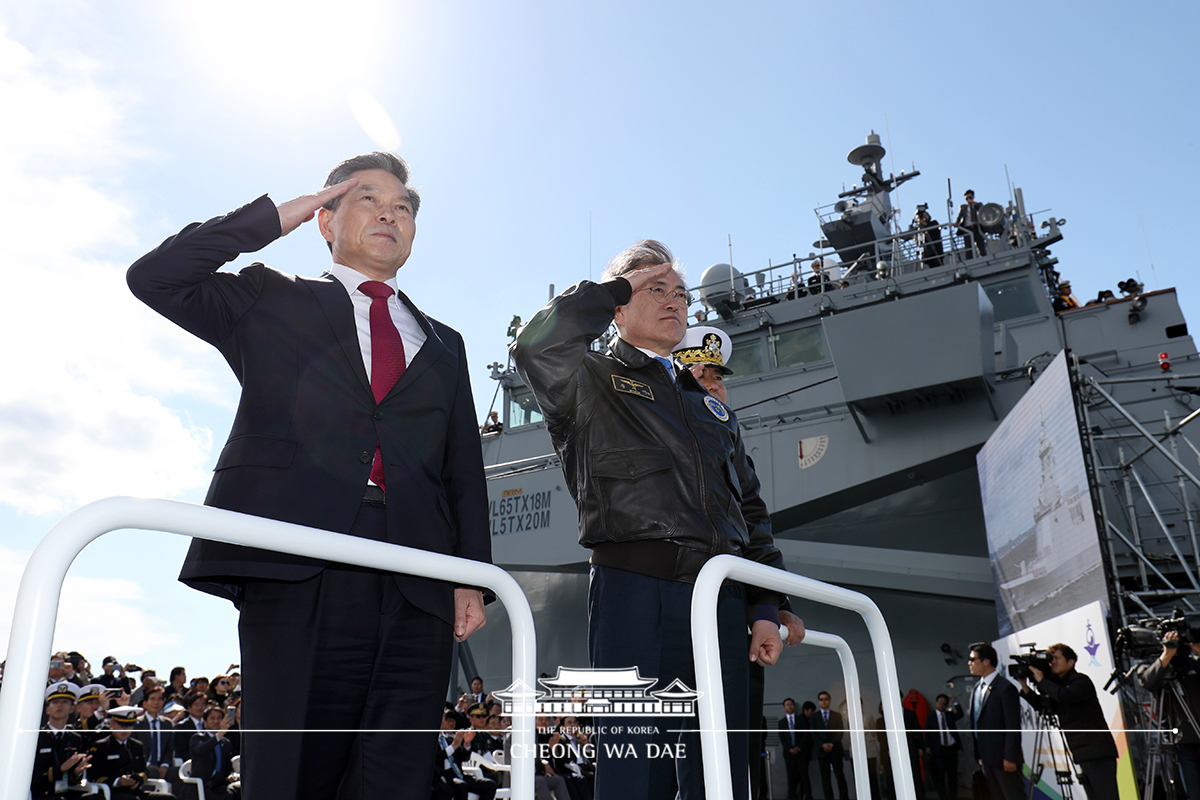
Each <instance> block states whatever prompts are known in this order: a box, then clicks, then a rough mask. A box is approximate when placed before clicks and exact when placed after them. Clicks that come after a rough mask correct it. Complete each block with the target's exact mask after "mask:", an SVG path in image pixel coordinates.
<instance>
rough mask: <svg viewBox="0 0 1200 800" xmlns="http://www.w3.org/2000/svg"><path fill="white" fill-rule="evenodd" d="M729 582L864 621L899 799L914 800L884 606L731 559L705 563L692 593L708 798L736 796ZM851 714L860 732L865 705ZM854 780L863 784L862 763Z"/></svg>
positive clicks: (852, 706)
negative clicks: (727, 672) (729, 733)
mask: <svg viewBox="0 0 1200 800" xmlns="http://www.w3.org/2000/svg"><path fill="white" fill-rule="evenodd" d="M726 579H730V580H735V581H741V582H742V583H745V584H749V585H751V586H761V587H763V588H765V589H770V590H772V591H776V592H781V593H783V594H788V595H794V596H797V597H804V598H806V599H808V600H816V601H817V602H821V603H825V604H827V605H832V606H837V607H838V608H844V609H847V610H849V611H854V612H856V613H858V614H859V615H860V616H861V617H862V618H863V622H865V623H866V626H867V632H868V633H869V634H870V636H871V642H872V644H873V645H874V651H875V669H876V671H877V672H878V673H879V683H880V693H881V695H882V697H883V716H884V719H885V720H886V721H887V736H888V745H889V747H888V751H889V754H890V756H891V759H892V775H893V777H894V779H895V781H896V793H897V796H898V797H915V796H916V787H915V786H914V785H913V776H912V770H911V769H909V764H908V741H907V737H906V736H905V735H904V712H903V710H902V709H901V706H900V681H899V679H898V678H897V677H896V655H895V651H894V649H893V647H892V637H891V635H890V634H889V633H888V629H887V623H886V622H885V621H884V619H883V613H882V612H880V610H879V607H878V606H876V605H875V603H874V602H872V600H871V598H869V597H867V596H866V595H865V594H861V593H859V592H852V591H850V590H849V589H843V588H842V587H840V586H834V585H832V584H828V583H823V582H821V581H817V580H813V579H812V578H805V577H803V576H801V575H794V574H792V573H790V572H785V571H784V570H781V569H775V568H774V567H768V566H766V565H765V564H757V563H755V562H753V561H747V560H746V559H744V558H738V557H737V556H731V555H724V556H717V557H715V558H713V559H711V560H710V561H709V562H708V563H707V564H705V565H704V569H702V570H700V575H699V576H697V578H696V586H695V589H694V592H693V594H692V650H693V652H694V654H695V659H696V684H697V685H696V690H697V691H698V692H700V693H701V697H702V698H703V701H702V702H701V703H699V707H700V751H701V754H702V756H703V759H704V790H705V795H706V796H707V797H732V796H733V778H732V775H731V774H730V771H729V740H728V738H727V737H726V736H724V735H722V734H723V733H724V731H725V729H726V725H725V693H724V686H723V682H722V679H721V658H720V650H719V648H718V644H717V624H716V620H717V592H718V591H720V589H721V584H722V583H724V582H725V580H726ZM839 655H840V653H839ZM843 666H845V662H844V661H843ZM847 686H849V681H847ZM847 692H849V689H847ZM847 712H848V713H849V714H850V720H851V727H852V728H855V729H857V730H859V731H861V730H862V707H861V705H860V704H857V703H855V704H850V703H849V702H848V703H847ZM856 720H857V721H856ZM863 753H864V758H863V759H862V763H863V765H864V766H865V764H866V758H865V749H864V751H863ZM855 755H857V751H855ZM855 780H856V781H860V780H862V777H861V773H860V772H859V767H858V765H857V764H856V765H855ZM860 786H861V784H860ZM860 796H861V795H860Z"/></svg>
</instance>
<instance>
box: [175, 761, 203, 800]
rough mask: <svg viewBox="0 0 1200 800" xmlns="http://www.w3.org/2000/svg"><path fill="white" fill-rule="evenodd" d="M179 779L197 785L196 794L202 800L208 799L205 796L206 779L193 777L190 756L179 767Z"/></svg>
mask: <svg viewBox="0 0 1200 800" xmlns="http://www.w3.org/2000/svg"><path fill="white" fill-rule="evenodd" d="M179 780H181V781H183V782H184V783H190V784H192V785H193V786H195V787H196V795H197V797H199V799H200V800H208V798H206V797H205V796H204V781H203V780H202V779H200V778H193V777H192V760H191V759H190V758H189V759H188V760H187V761H185V762H183V764H182V765H181V766H180V767H179Z"/></svg>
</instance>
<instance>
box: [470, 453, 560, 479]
mask: <svg viewBox="0 0 1200 800" xmlns="http://www.w3.org/2000/svg"><path fill="white" fill-rule="evenodd" d="M561 465H562V461H561V460H560V459H559V457H558V454H557V453H547V454H546V455H542V456H533V457H532V458H521V459H518V460H516V461H506V462H504V463H503V464H491V465H489V466H486V467H484V468H483V474H484V475H485V476H486V477H487V478H488V479H489V480H490V479H492V478H501V477H504V476H507V475H514V474H517V473H520V472H537V471H539V470H544V469H554V468H555V467H558V466H561Z"/></svg>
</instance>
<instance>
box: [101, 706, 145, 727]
mask: <svg viewBox="0 0 1200 800" xmlns="http://www.w3.org/2000/svg"><path fill="white" fill-rule="evenodd" d="M145 713H146V712H145V711H144V710H142V709H140V708H138V707H137V706H120V707H118V708H110V709H109V710H108V719H109V720H110V721H111V722H116V723H119V724H121V725H134V724H136V723H137V721H138V719H139V718H140V717H141V716H142V714H145Z"/></svg>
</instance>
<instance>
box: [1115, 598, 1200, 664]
mask: <svg viewBox="0 0 1200 800" xmlns="http://www.w3.org/2000/svg"><path fill="white" fill-rule="evenodd" d="M1172 631H1174V632H1175V633H1176V634H1178V636H1179V638H1178V639H1175V640H1173V641H1167V639H1166V636H1167V634H1168V633H1171V632H1172ZM1192 638H1193V637H1192V635H1191V631H1190V628H1189V627H1188V622H1187V619H1185V618H1184V616H1183V611H1181V610H1180V609H1178V608H1177V609H1175V611H1174V613H1172V614H1171V616H1169V617H1147V618H1145V619H1139V620H1138V621H1137V622H1135V623H1134V624H1132V625H1127V626H1125V627H1124V628H1121V630H1119V631H1117V639H1116V647H1115V649H1116V651H1117V653H1118V654H1120V653H1126V654H1128V655H1129V656H1130V657H1132V658H1134V659H1136V660H1138V661H1143V660H1145V659H1148V658H1154V657H1156V656H1158V655H1159V654H1160V653H1161V652H1162V649H1163V648H1164V647H1166V648H1169V649H1175V648H1177V647H1178V646H1179V645H1181V644H1188V642H1190V641H1191V640H1192Z"/></svg>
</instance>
